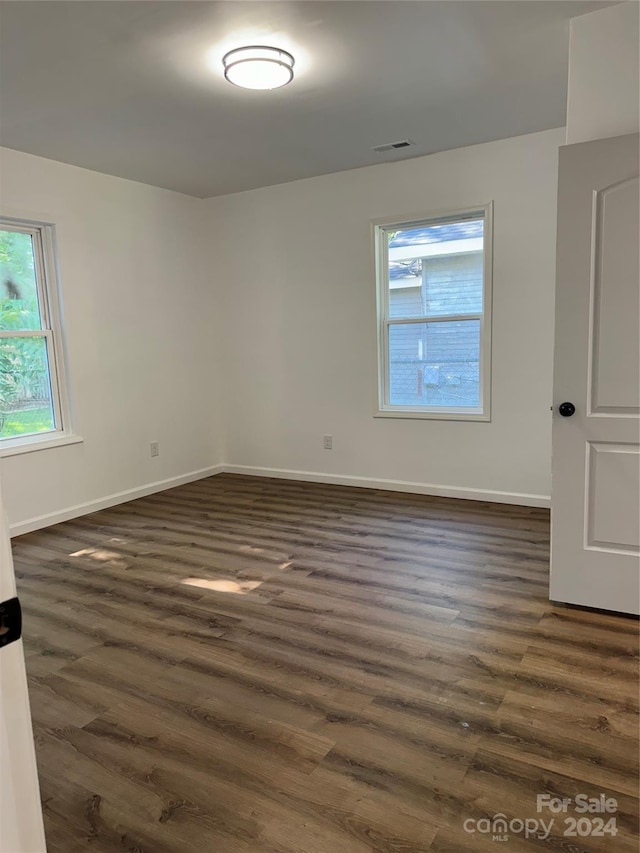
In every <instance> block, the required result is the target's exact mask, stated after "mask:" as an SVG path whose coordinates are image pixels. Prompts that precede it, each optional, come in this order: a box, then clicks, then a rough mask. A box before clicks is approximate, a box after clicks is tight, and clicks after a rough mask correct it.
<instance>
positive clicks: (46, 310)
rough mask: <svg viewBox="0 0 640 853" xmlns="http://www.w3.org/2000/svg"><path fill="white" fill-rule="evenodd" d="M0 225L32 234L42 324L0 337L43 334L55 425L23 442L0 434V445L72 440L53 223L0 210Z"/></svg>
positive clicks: (37, 445)
mask: <svg viewBox="0 0 640 853" xmlns="http://www.w3.org/2000/svg"><path fill="white" fill-rule="evenodd" d="M0 227H5V228H6V230H12V231H17V232H20V233H23V234H30V235H31V238H32V245H33V258H34V268H35V274H36V288H37V293H38V308H39V312H40V326H41V327H40V329H33V330H30V329H27V330H22V331H2V332H0V337H1V338H12V337H13V338H21V337H22V338H28V337H44V338H45V339H46V348H47V367H48V374H49V376H48V378H49V390H50V395H51V409H52V413H53V420H54V427H55V428H54V429H53V430H47V431H46V432H45V433H33V434H29V435H24V436H23V438H24V442H23V441H17V442H15V443H14V442H13V438H2V439H0V448H2V449H4V448H6V449H7V450H9V451H10V450H12V449H13V448H14V447H18V446H20V447H22V446H23V444H26V443H32V444H33V445H34V448H33V449H34V450H36V449H38V450H40V449H43V447H52V446H55V444H51V443H50V442H51V441H53V440H55V439H60V441H59V442H58V443H59V444H72V443H74V439H77V436H74V435H73V433H72V431H71V410H70V406H69V393H68V382H67V377H66V374H67V371H66V362H65V348H64V343H63V339H62V321H61V311H60V276H59V273H58V267H57V252H56V241H55V225H53V223H51V222H44V221H41V220H33V219H16V218H15V217H13V216H8V215H4V214H2V215H0ZM41 436H42V438H41ZM47 436H53V439H49V438H47ZM67 439H72V440H71V441H69V440H67ZM14 452H15V451H14ZM3 455H11V453H1V452H0V456H3Z"/></svg>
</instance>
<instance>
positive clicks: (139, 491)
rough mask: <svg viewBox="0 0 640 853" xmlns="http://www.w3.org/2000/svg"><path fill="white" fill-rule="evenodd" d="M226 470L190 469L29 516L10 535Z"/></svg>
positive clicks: (213, 466) (10, 528) (11, 526)
mask: <svg viewBox="0 0 640 853" xmlns="http://www.w3.org/2000/svg"><path fill="white" fill-rule="evenodd" d="M224 470H226V469H225V467H224V465H212V466H211V467H210V468H201V469H200V470H199V471H190V472H189V473H188V474H180V475H179V476H177V477H170V478H169V479H168V480H158V481H156V482H155V483H147V485H146V486H139V487H137V488H135V489H127V490H126V491H124V492H116V493H114V494H112V495H107V496H106V497H104V498H98V499H97V500H95V501H87V503H83V504H77V505H76V506H71V507H69V508H68V509H63V510H61V511H60V512H51V513H48V514H47V515H39V516H36V517H35V518H28V519H27V520H26V521H21V522H18V523H17V524H12V525H10V527H9V535H10V536H12V537H13V536H20V535H22V534H23V533H31V532H32V531H33V530H40V528H42V527H50V526H51V525H52V524H59V523H60V522H61V521H69V519H71V518H78V517H79V516H81V515H88V514H89V513H90V512H97V511H98V510H99V509H108V507H110V506H116V504H122V503H126V501H134V500H135V499H136V498H144V497H145V496H146V495H152V494H154V493H155V492H163V491H165V489H172V488H174V486H182V485H184V484H185V483H192V482H194V481H195V480H202V479H204V478H205V477H213V476H214V475H215V474H220V473H222V472H223V471H224Z"/></svg>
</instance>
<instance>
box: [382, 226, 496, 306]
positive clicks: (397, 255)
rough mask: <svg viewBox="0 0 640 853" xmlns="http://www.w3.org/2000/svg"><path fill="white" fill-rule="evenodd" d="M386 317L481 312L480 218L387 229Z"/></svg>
mask: <svg viewBox="0 0 640 853" xmlns="http://www.w3.org/2000/svg"><path fill="white" fill-rule="evenodd" d="M388 240H389V288H388V294H389V317H392V318H396V317H438V316H442V315H444V314H480V313H481V312H482V289H483V288H482V285H483V260H482V258H483V256H482V252H483V240H484V220H483V219H474V220H467V221H464V222H450V223H447V224H441V225H424V226H420V227H413V228H407V229H403V230H401V231H389V232H388Z"/></svg>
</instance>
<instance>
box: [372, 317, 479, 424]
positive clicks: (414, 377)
mask: <svg viewBox="0 0 640 853" xmlns="http://www.w3.org/2000/svg"><path fill="white" fill-rule="evenodd" d="M389 403H390V404H391V405H392V406H463V407H464V406H468V407H474V408H475V407H477V406H479V405H480V321H479V320H457V321H455V322H443V323H402V324H397V325H393V326H390V327H389Z"/></svg>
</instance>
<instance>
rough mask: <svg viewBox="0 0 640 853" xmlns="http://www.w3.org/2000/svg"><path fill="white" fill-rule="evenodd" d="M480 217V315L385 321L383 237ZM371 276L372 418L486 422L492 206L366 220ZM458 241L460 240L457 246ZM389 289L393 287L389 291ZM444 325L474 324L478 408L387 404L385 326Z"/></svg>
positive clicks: (386, 281)
mask: <svg viewBox="0 0 640 853" xmlns="http://www.w3.org/2000/svg"><path fill="white" fill-rule="evenodd" d="M474 218H475V219H477V218H482V219H483V222H484V232H483V238H482V246H483V249H482V251H483V259H482V260H483V266H482V270H483V300H482V314H480V315H478V314H469V315H466V314H465V315H451V316H450V317H444V316H443V317H424V316H420V317H411V318H403V317H393V318H391V317H389V299H388V292H389V289H390V287H389V278H388V269H389V247H388V241H387V240H386V239H383V235H384V234H385V233H386V231H388V230H393V229H394V228H396V227H400V228H412V227H417V226H420V225H429V224H432V225H438V224H445V223H447V222H450V223H459V222H464V221H470V220H473V219H474ZM371 228H372V231H373V243H374V253H375V255H374V258H375V273H376V312H377V340H378V401H377V406H376V410H375V414H374V417H390V418H393V417H396V418H405V417H409V418H416V417H417V418H423V419H436V420H443V419H446V420H461V421H462V420H469V421H491V320H492V313H493V201H489V202H485V203H484V204H479V205H476V206H474V207H468V208H465V209H463V210H457V211H451V210H450V211H446V212H444V213H433V212H432V213H426V214H423V215H414V216H405V217H402V218H394V219H392V218H384V219H374V220H372V221H371ZM458 242H460V241H458ZM391 289H393V288H391ZM448 320H456V321H458V320H479V322H480V353H479V356H480V365H479V388H478V395H479V401H480V406H478V407H473V408H471V409H469V410H468V414H466V413H465V412H464V411H461V409H462V407H452V406H437V407H436V406H433V407H431V406H429V407H427V406H424V407H423V406H420V407H417V406H416V407H414V406H398V405H392V404H391V403H390V402H389V327H390V326H391V325H403V324H405V323H423V324H424V323H434V322H444V321H448Z"/></svg>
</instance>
